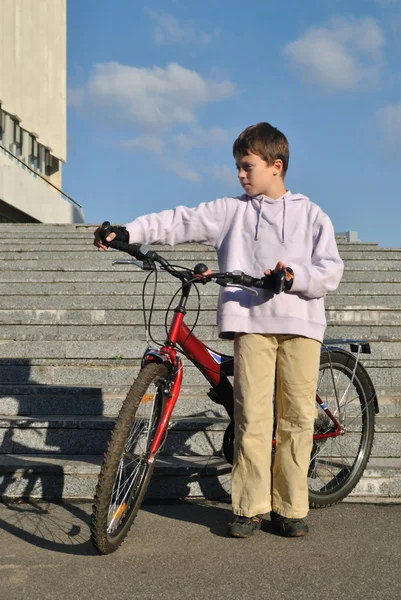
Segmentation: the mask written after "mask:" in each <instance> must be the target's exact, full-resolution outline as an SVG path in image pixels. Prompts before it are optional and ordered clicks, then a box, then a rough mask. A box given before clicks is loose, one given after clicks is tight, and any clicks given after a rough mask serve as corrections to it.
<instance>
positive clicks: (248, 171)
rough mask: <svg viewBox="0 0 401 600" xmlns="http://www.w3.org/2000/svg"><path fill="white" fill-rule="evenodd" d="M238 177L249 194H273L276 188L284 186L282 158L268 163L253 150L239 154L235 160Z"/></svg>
mask: <svg viewBox="0 0 401 600" xmlns="http://www.w3.org/2000/svg"><path fill="white" fill-rule="evenodd" d="M235 164H236V167H237V171H238V179H239V182H240V184H241V185H242V187H243V188H244V190H245V192H246V193H247V194H248V195H249V196H258V195H259V194H264V195H265V196H273V194H274V192H275V190H276V188H278V187H280V188H281V187H283V186H284V182H283V179H282V178H281V165H282V163H281V160H277V161H275V163H274V165H268V164H267V162H266V161H265V160H263V158H261V157H260V156H258V155H257V154H253V153H252V152H248V153H247V154H244V155H243V156H237V157H236V161H235Z"/></svg>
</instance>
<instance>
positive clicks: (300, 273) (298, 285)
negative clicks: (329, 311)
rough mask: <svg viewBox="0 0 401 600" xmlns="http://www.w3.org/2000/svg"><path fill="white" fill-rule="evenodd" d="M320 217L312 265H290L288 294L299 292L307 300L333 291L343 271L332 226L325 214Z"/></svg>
mask: <svg viewBox="0 0 401 600" xmlns="http://www.w3.org/2000/svg"><path fill="white" fill-rule="evenodd" d="M321 217H322V218H321V219H319V223H318V224H317V231H316V233H315V237H314V246H313V252H312V264H311V265H307V266H305V265H301V264H294V263H291V265H290V266H291V267H292V269H293V270H294V282H293V285H292V287H291V290H290V293H292V292H300V293H301V294H303V295H304V296H306V297H307V298H321V297H323V296H325V295H326V294H327V293H328V292H332V291H333V290H335V289H336V288H337V287H338V285H339V283H340V281H341V277H342V275H343V271H344V263H343V261H342V260H341V258H340V255H339V252H338V248H337V244H336V239H335V233H334V229H333V225H332V223H331V221H330V219H329V217H328V216H327V215H326V214H324V213H321Z"/></svg>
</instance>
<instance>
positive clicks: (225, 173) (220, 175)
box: [205, 165, 239, 186]
mask: <svg viewBox="0 0 401 600" xmlns="http://www.w3.org/2000/svg"><path fill="white" fill-rule="evenodd" d="M205 171H206V172H207V173H209V174H210V175H212V176H213V177H214V178H215V179H217V180H218V181H222V182H223V183H225V184H227V185H230V186H235V185H236V186H238V185H239V183H238V177H237V174H236V172H235V168H234V166H232V167H229V166H228V165H212V166H211V167H206V168H205Z"/></svg>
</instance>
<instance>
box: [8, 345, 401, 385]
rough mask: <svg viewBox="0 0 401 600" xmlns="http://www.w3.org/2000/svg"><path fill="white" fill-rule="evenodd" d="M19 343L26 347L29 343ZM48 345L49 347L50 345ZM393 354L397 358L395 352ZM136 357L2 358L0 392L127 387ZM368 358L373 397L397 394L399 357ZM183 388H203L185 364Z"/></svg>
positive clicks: (196, 374) (193, 370) (202, 381)
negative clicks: (55, 387)
mask: <svg viewBox="0 0 401 600" xmlns="http://www.w3.org/2000/svg"><path fill="white" fill-rule="evenodd" d="M21 343H26V344H29V342H21ZM49 343H50V344H51V342H49ZM76 343H78V342H76ZM222 344H223V346H222V348H221V350H222V351H223V352H224V353H227V354H228V353H229V352H227V350H229V349H230V347H229V346H227V345H226V344H227V343H226V342H222ZM31 345H32V344H31ZM390 345H391V344H383V346H384V351H388V346H390ZM1 347H2V345H1V344H0V348H1ZM213 347H215V346H213ZM224 348H225V349H226V350H224ZM231 349H232V347H231ZM394 354H395V355H396V356H397V353H394ZM139 356H140V355H139ZM139 356H138V358H137V359H136V360H135V359H132V360H129V359H126V358H122V359H121V358H120V357H119V355H116V358H115V359H109V360H107V359H101V360H89V359H88V358H87V357H85V358H83V359H67V358H59V359H57V357H55V355H54V354H52V355H51V357H50V358H49V359H36V360H33V359H31V358H27V359H20V358H17V359H11V358H6V359H3V360H0V382H1V386H2V387H1V389H4V386H14V389H15V391H13V392H11V393H12V394H15V395H19V394H21V393H22V392H21V391H20V392H18V390H22V389H27V388H30V387H32V388H35V387H38V386H51V387H54V386H57V387H68V386H74V387H90V388H97V387H98V386H100V385H101V386H102V387H103V388H105V389H108V390H110V389H118V390H120V389H122V388H125V387H126V386H130V385H131V384H132V382H133V381H134V379H135V377H136V375H137V373H138V370H139V365H140V358H139ZM368 356H369V355H365V356H364V358H363V364H364V365H365V367H366V368H367V369H368V371H369V374H370V376H371V378H372V381H373V383H374V385H375V387H376V392H377V394H378V395H379V396H396V395H398V394H400V395H401V360H400V359H399V358H398V359H397V358H395V359H388V358H387V359H377V358H366V357H368ZM370 356H371V355H370ZM398 356H399V354H398ZM183 385H184V386H187V385H188V386H190V385H192V386H198V385H200V386H204V385H206V381H205V379H204V377H203V375H202V374H201V373H200V372H199V371H198V369H197V368H196V367H194V366H192V365H191V364H188V363H187V362H185V369H184V383H183ZM8 395H10V393H8Z"/></svg>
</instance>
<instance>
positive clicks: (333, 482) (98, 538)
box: [91, 222, 378, 554]
mask: <svg viewBox="0 0 401 600" xmlns="http://www.w3.org/2000/svg"><path fill="white" fill-rule="evenodd" d="M109 225H110V224H108V223H107V222H106V223H104V224H103V227H104V229H105V230H106V229H107V226H109ZM110 247H112V248H115V249H118V250H122V251H125V252H127V253H129V254H130V255H131V256H134V257H136V258H137V259H141V260H142V262H137V261H136V260H117V261H113V264H115V263H120V264H121V263H125V264H136V265H137V266H139V267H141V268H142V269H144V270H149V271H152V272H153V271H156V267H157V265H159V268H160V267H161V268H162V269H163V270H164V271H166V272H167V273H169V274H170V275H171V276H173V277H175V278H177V279H179V280H180V281H181V287H180V290H179V291H180V293H181V298H180V300H179V302H178V305H177V306H176V308H175V309H174V312H173V316H172V319H171V323H170V325H169V327H167V315H168V313H169V310H167V313H166V329H167V337H166V340H165V343H164V345H163V346H162V347H160V348H148V349H147V350H146V352H145V353H144V355H143V358H142V364H141V369H140V372H139V374H138V376H137V378H136V380H135V381H134V383H133V384H132V386H131V388H130V390H129V392H128V394H127V397H126V399H125V401H124V403H123V405H122V408H121V410H120V413H119V415H118V417H117V420H116V423H115V427H114V429H113V432H112V435H111V438H110V441H109V444H108V448H107V451H106V453H105V455H104V460H103V464H102V467H101V471H100V475H99V480H98V484H97V488H96V494H95V500H94V506H93V513H92V520H91V537H92V542H93V544H94V546H95V547H96V548H97V549H98V551H99V552H100V553H102V554H108V553H110V552H114V551H115V550H116V549H117V548H118V547H119V546H120V544H121V543H122V541H123V540H124V539H125V537H126V535H127V533H128V531H129V529H130V527H131V525H132V523H133V521H134V519H135V517H136V515H137V513H138V510H139V508H140V506H141V503H142V500H143V498H144V495H145V492H146V489H147V487H148V484H149V481H150V478H151V476H152V472H153V469H154V465H155V460H156V457H157V455H158V453H159V452H160V450H161V448H162V447H163V444H164V442H165V439H166V435H167V429H168V424H169V421H170V417H171V415H172V412H173V409H174V405H175V403H176V401H177V398H178V396H179V393H180V388H181V382H182V378H183V368H184V367H183V363H182V360H181V358H180V355H179V354H180V353H181V354H183V355H184V356H186V357H187V358H188V359H189V360H190V361H191V362H192V363H193V364H194V365H195V366H196V367H197V368H198V369H199V370H200V371H201V373H202V374H203V375H204V376H205V378H206V379H207V381H208V382H209V383H210V385H211V389H210V392H209V394H208V395H209V397H210V398H211V399H212V400H213V401H214V402H216V403H218V404H220V405H223V406H224V407H225V409H226V411H227V414H228V417H229V419H230V421H229V424H228V427H227V429H226V432H225V435H224V440H223V453H224V456H225V457H226V459H227V461H228V462H229V463H231V464H232V460H233V442H234V400H233V388H232V384H231V382H230V379H229V377H230V376H231V375H233V357H232V356H227V355H224V354H221V353H220V352H216V351H214V350H212V349H211V348H209V347H208V346H206V345H205V344H203V343H202V342H201V341H200V340H199V339H198V338H197V337H196V336H195V335H194V333H193V328H194V327H192V328H191V329H190V328H189V327H188V326H187V325H186V324H185V322H184V317H185V314H186V304H187V300H188V297H189V295H190V292H191V290H192V289H193V288H194V286H195V287H196V285H197V284H200V285H202V284H203V285H204V284H207V283H209V282H210V281H215V282H216V283H217V284H219V285H221V286H225V287H226V286H235V287H240V288H242V289H247V290H248V291H250V293H253V294H257V293H258V292H257V288H266V287H267V288H270V289H272V288H273V291H274V292H276V293H279V292H280V291H281V289H282V287H283V285H284V281H283V277H285V273H282V274H279V275H278V276H277V277H273V278H270V279H269V278H268V277H263V278H261V279H257V278H254V277H251V276H250V275H246V274H244V273H242V272H240V271H233V272H227V273H211V272H210V271H209V270H208V269H207V267H206V265H203V264H199V265H197V266H196V267H195V268H194V269H193V270H191V269H186V268H180V267H177V266H176V265H172V264H170V263H169V262H168V261H167V260H166V259H164V258H163V257H162V256H160V255H159V254H157V253H156V252H154V251H152V250H151V249H150V248H149V247H147V246H141V245H140V244H124V243H122V242H116V241H114V242H112V243H110ZM145 283H146V282H145ZM255 288H256V289H255ZM170 305H171V303H170ZM199 310H200V308H199ZM198 315H199V312H198ZM195 325H196V320H195ZM342 344H349V345H350V346H351V352H348V351H346V350H344V349H342V348H340V347H339V345H342ZM178 347H179V348H178ZM352 352H354V353H356V356H355V355H354V354H353V353H352ZM361 353H370V346H369V343H368V342H365V341H358V340H329V341H327V342H326V341H325V342H324V344H323V345H322V352H321V361H320V373H319V382H318V393H317V396H316V417H315V428H314V435H313V448H312V453H311V461H310V467H309V473H308V487H309V502H310V506H311V507H315V508H319V507H324V506H329V505H332V504H336V503H337V502H339V501H340V500H342V499H343V498H344V497H345V496H347V494H349V493H350V491H351V490H352V489H353V488H354V487H355V485H356V484H357V483H358V481H359V479H360V478H361V476H362V473H363V471H364V469H365V466H366V463H367V461H368V459H369V456H370V452H371V448H372V443H373V436H374V420H375V412H378V403H377V397H376V393H375V390H374V387H373V384H372V381H371V379H370V377H369V375H368V373H367V371H366V369H365V368H364V367H363V365H362V364H361V363H360V361H359V358H360V354H361ZM274 448H275V440H274V439H273V451H274Z"/></svg>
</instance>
